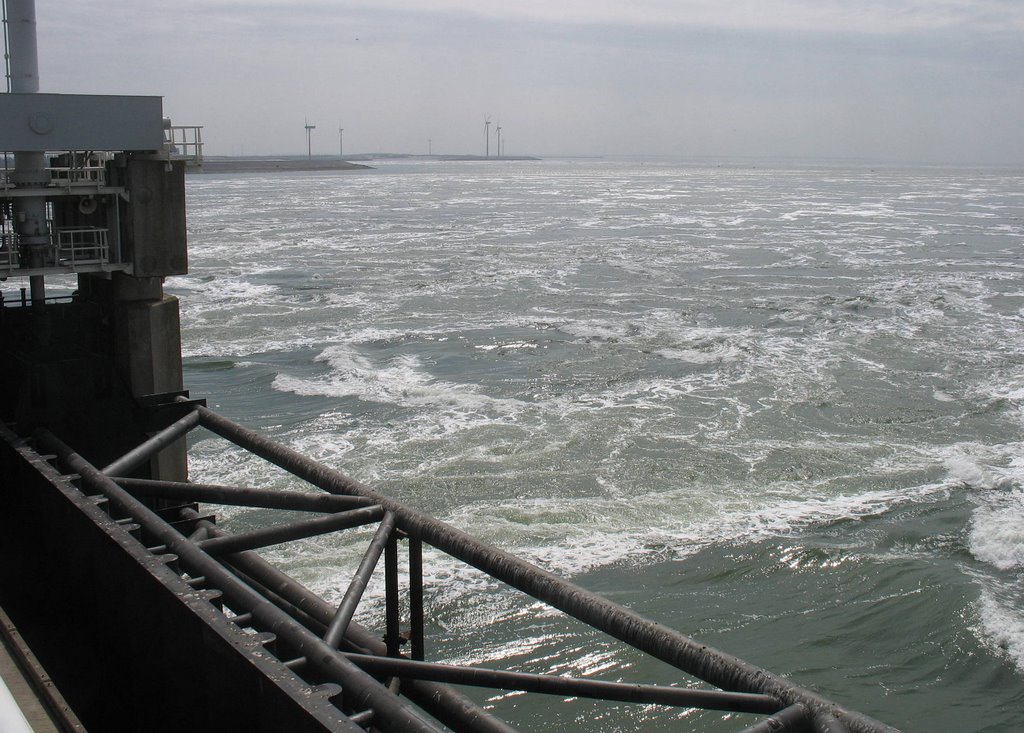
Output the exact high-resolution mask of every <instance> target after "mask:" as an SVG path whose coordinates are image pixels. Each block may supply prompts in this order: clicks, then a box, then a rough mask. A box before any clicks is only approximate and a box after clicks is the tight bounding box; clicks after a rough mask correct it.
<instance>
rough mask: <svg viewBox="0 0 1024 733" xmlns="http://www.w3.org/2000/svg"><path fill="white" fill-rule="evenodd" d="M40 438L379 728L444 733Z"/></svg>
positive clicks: (43, 437) (45, 434) (91, 469)
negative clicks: (370, 711)
mask: <svg viewBox="0 0 1024 733" xmlns="http://www.w3.org/2000/svg"><path fill="white" fill-rule="evenodd" d="M35 436H36V440H37V441H39V443H40V444H41V445H43V446H45V448H46V450H48V451H51V452H53V453H54V454H56V455H57V456H58V457H59V458H60V460H61V462H62V463H63V464H64V465H66V466H68V467H69V468H70V469H71V470H72V471H74V472H75V473H77V474H79V475H80V476H81V478H82V481H84V482H85V483H86V484H88V485H89V486H90V487H92V488H94V489H96V490H97V491H100V492H101V493H103V494H105V495H106V496H107V498H109V499H110V501H111V503H112V504H114V505H115V506H117V508H118V509H120V510H121V511H123V512H124V513H125V514H128V515H130V516H132V517H133V518H134V519H135V520H136V521H137V522H138V523H139V524H140V525H142V526H143V527H144V528H145V529H146V531H147V532H150V533H151V534H152V535H153V536H154V537H156V538H157V539H158V540H159V541H160V542H163V543H164V544H166V545H167V547H168V549H169V550H170V551H171V552H173V553H174V554H176V555H177V556H178V558H179V560H180V562H181V565H182V566H183V567H184V568H186V569H187V570H188V571H189V573H190V574H193V575H204V576H206V578H207V580H208V581H209V584H210V585H211V586H212V587H214V588H217V589H218V590H220V591H221V592H222V593H223V594H224V598H225V600H226V602H227V603H228V605H229V606H230V607H231V608H233V609H243V610H244V611H245V612H248V613H251V614H252V615H253V618H254V619H255V621H256V622H257V623H258V624H259V625H261V626H262V627H264V628H268V629H273V630H274V633H275V634H277V635H278V636H279V637H281V638H282V639H283V640H285V641H286V642H287V643H288V644H290V645H291V646H292V647H293V648H294V649H295V650H296V651H297V652H298V654H299V655H301V656H305V657H306V658H307V659H308V660H309V661H310V664H312V665H313V666H314V667H315V668H316V669H317V671H318V672H319V673H320V674H321V675H323V677H324V678H325V679H327V680H328V681H331V682H337V683H338V684H340V685H341V686H342V688H343V689H344V690H345V693H346V694H345V697H346V700H348V701H350V702H351V704H352V705H353V707H356V708H360V709H362V708H373V710H374V711H375V712H376V713H377V717H376V720H375V725H376V727H378V728H380V729H381V730H383V731H387V732H388V733H392V732H393V733H440V731H441V729H440V728H439V727H438V726H437V725H436V724H435V723H433V722H431V721H429V720H427V719H426V718H425V717H424V716H423V714H422V713H421V712H420V711H418V710H416V709H415V708H413V707H411V706H410V705H408V704H407V703H406V702H405V701H404V700H402V699H400V698H399V697H397V696H396V695H394V694H392V693H390V692H388V691H387V690H386V689H385V688H384V687H382V686H381V685H380V683H378V682H377V681H376V680H375V679H373V678H372V677H371V676H369V675H368V674H367V673H365V672H363V671H362V670H360V669H359V668H358V667H356V666H355V665H354V664H353V663H352V662H350V661H348V660H347V659H345V658H344V657H343V656H342V655H341V654H339V653H338V652H337V651H336V650H334V649H332V648H331V647H329V646H327V645H326V644H325V643H324V642H323V640H322V639H320V638H319V637H318V636H316V635H315V634H313V633H312V632H310V631H309V630H308V629H306V628H304V627H303V626H302V625H300V624H298V623H297V622H296V621H295V620H294V619H292V618H291V617H290V616H288V614H286V613H285V612H284V611H282V610H281V609H279V608H277V607H276V606H275V605H273V604H272V603H271V602H270V601H268V600H266V599H265V598H263V597H262V596H261V595H259V594H258V593H257V592H256V591H254V590H253V589H252V588H251V587H249V586H248V585H246V584H245V583H243V582H242V581H241V580H239V578H237V577H236V576H235V575H234V574H232V573H231V572H229V571H228V570H227V568H225V567H224V566H223V565H221V564H220V563H219V562H218V561H217V560H215V559H214V558H212V557H211V556H210V555H208V554H207V553H205V552H204V551H203V550H201V549H200V548H199V547H197V546H196V545H195V544H194V543H192V542H190V541H189V540H188V539H187V538H185V537H183V536H182V535H181V534H180V533H179V532H178V531H177V530H175V529H174V528H173V527H171V526H170V525H168V524H167V523H166V522H164V521H163V520H162V519H161V518H160V517H159V516H157V515H156V513H154V512H153V511H152V510H150V509H149V508H148V507H146V506H145V505H144V504H143V503H142V502H140V501H139V500H138V499H136V498H135V497H133V496H131V494H129V493H128V492H127V491H125V490H124V489H122V488H121V487H120V486H118V485H117V484H116V483H114V482H113V481H111V480H110V478H109V477H108V476H105V475H103V473H102V472H101V471H100V470H99V469H97V468H96V467H95V466H93V465H92V464H90V463H89V462H88V461H86V460H85V459H84V458H82V457H81V456H79V455H78V454H77V453H75V452H74V451H73V450H71V448H69V447H68V446H67V445H65V444H64V443H63V442H61V441H60V440H59V439H58V438H57V437H56V436H54V435H53V434H52V433H50V432H49V431H48V430H45V429H40V430H37V431H36V433H35Z"/></svg>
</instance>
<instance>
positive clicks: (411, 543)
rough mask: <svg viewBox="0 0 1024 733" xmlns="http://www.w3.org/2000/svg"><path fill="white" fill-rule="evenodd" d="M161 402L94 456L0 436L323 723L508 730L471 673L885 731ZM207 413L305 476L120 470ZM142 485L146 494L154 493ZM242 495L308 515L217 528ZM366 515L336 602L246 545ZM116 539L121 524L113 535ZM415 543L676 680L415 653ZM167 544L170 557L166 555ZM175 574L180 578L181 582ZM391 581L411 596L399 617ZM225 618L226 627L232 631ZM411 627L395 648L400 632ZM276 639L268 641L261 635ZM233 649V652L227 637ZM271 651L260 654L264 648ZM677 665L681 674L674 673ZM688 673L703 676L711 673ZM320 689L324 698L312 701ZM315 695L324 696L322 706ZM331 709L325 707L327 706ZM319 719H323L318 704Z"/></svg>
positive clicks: (762, 726) (333, 528)
mask: <svg viewBox="0 0 1024 733" xmlns="http://www.w3.org/2000/svg"><path fill="white" fill-rule="evenodd" d="M167 409H177V410H178V411H184V414H183V415H182V416H181V417H180V418H179V419H178V420H176V421H175V422H174V423H172V424H171V425H170V426H168V427H167V428H165V429H164V430H162V431H160V432H158V433H156V434H155V435H153V436H152V437H151V438H149V439H148V440H146V441H144V442H143V443H141V444H140V445H139V446H138V447H137V448H136V449H133V450H131V451H129V452H127V453H126V454H125V455H124V456H122V457H120V458H118V459H117V460H115V461H113V462H111V463H110V464H109V465H107V466H106V467H105V468H103V469H100V468H98V467H96V466H94V465H92V464H91V463H90V462H89V461H87V460H86V459H85V458H83V457H82V456H80V455H79V454H77V453H76V452H75V451H74V450H73V449H72V447H70V446H68V445H66V444H65V443H64V442H63V441H61V440H60V439H59V438H58V437H57V436H55V435H54V434H53V433H52V432H50V431H49V430H47V429H45V428H43V429H38V430H37V431H36V432H35V435H34V436H33V440H32V443H34V449H33V448H31V447H29V444H28V443H26V442H25V441H23V440H19V439H18V438H17V437H16V436H14V435H13V434H12V433H10V432H9V431H4V437H5V438H6V439H7V441H8V442H9V443H10V444H12V445H13V446H14V447H15V449H16V450H19V451H20V452H21V455H22V457H23V459H24V457H25V456H30V455H32V454H35V456H34V457H32V458H30V459H29V460H30V461H35V462H36V464H37V465H38V463H40V462H42V461H43V459H42V458H39V457H38V456H39V454H43V455H48V456H49V457H50V460H52V461H53V462H54V464H55V465H56V467H57V469H58V471H59V473H58V472H54V473H55V477H54V480H55V481H56V480H58V479H59V480H60V481H62V482H64V483H65V484H66V486H65V487H64V491H65V492H80V493H79V498H78V502H79V503H80V504H83V505H88V506H91V507H93V508H99V509H102V510H103V512H105V513H106V515H107V517H106V518H107V520H108V521H113V522H114V523H115V524H116V525H118V526H120V527H127V528H129V533H134V534H135V535H136V538H137V539H134V540H131V542H133V543H135V544H136V545H137V546H136V548H135V550H134V552H135V553H137V554H138V555H139V556H140V562H141V561H142V558H145V557H148V558H149V562H159V563H162V564H163V565H164V566H167V567H172V566H173V567H174V569H175V574H176V577H177V578H178V579H179V580H180V584H179V589H178V590H177V591H176V592H177V593H178V594H182V593H185V594H195V593H201V594H205V595H204V598H205V599H206V600H205V603H207V604H208V605H209V607H208V608H207V607H204V610H203V615H204V616H206V617H209V616H211V614H212V615H214V616H216V618H217V622H218V623H219V624H225V623H226V624H228V625H229V626H230V627H231V628H232V629H233V630H234V631H243V632H244V633H243V634H242V636H243V638H253V637H254V635H255V636H257V637H258V638H260V639H261V640H263V641H262V642H261V644H260V645H259V646H260V651H259V655H260V657H261V661H262V663H263V665H264V666H266V667H268V670H267V672H266V673H267V674H268V676H269V680H273V681H274V682H275V683H280V684H284V682H285V681H286V682H287V683H288V684H287V685H286V687H288V688H289V689H309V690H313V689H317V690H320V691H321V692H322V691H323V690H324V689H328V688H324V687H323V686H324V685H336V686H337V687H336V688H330V689H331V690H333V693H332V694H323V695H321V696H320V697H316V698H315V699H316V700H318V707H317V711H316V717H317V718H318V719H320V723H319V724H320V725H322V726H323V728H322V729H324V730H357V729H360V728H362V729H371V730H383V731H438V730H442V729H444V727H448V728H450V729H452V730H463V731H510V730H512V728H510V727H509V726H508V725H507V724H505V723H504V722H502V721H500V720H498V719H496V718H494V717H493V716H492V715H490V714H488V713H487V712H486V711H484V710H482V709H480V708H479V707H477V706H476V705H474V704H473V703H471V702H470V701H469V700H467V699H466V698H465V697H464V696H463V695H462V694H461V693H458V692H456V691H455V690H454V689H452V688H450V687H448V685H470V686H475V687H489V688H495V689H502V690H523V691H529V692H535V693H542V694H553V695H563V696H576V697H590V698H598V699H604V700H616V701H627V702H635V703H646V704H657V705H668V706H676V707H688V708H704V709H711V710H726V711H733V712H741V713H748V714H751V715H758V716H762V719H761V721H760V722H758V723H755V724H754V725H753V726H752V727H749V728H747V729H746V730H748V731H760V730H763V731H803V730H807V731H816V732H818V733H825V732H826V731H827V732H829V733H839V732H840V731H850V732H851V733H852V732H857V733H882V732H883V731H884V732H887V733H891V732H892V731H893V730H894V729H892V728H890V727H888V726H886V725H884V724H882V723H880V722H878V721H875V720H873V719H871V718H869V717H867V716H864V715H862V714H859V713H856V712H853V711H850V710H848V709H846V708H844V707H842V706H841V705H838V704H836V703H834V702H832V701H829V700H826V699H824V698H822V697H821V696H819V695H817V694H815V693H813V692H811V691H809V690H807V689H804V688H801V687H799V686H797V685H795V684H794V683H792V682H790V681H789V680H786V679H783V678H781V677H778V676H776V675H774V674H772V673H771V672H768V671H766V670H763V669H759V668H757V667H754V666H753V665H750V664H748V663H746V662H744V661H742V660H740V659H738V658H736V657H733V656H731V655H729V654H726V653H724V652H721V651H718V650H716V649H713V648H711V647H708V646H706V645H703V644H701V643H699V642H698V641H696V640H694V639H691V638H689V637H687V636H685V635H683V634H681V633H679V632H677V631H673V630H671V629H668V628H665V627H664V626H661V625H659V624H657V623H655V622H653V621H651V620H649V619H646V618H644V617H642V616H640V615H639V614H636V613H635V612H633V611H631V610H629V609H627V608H624V607H622V606H619V605H617V604H615V603H612V602H611V601H608V600H607V599H605V598H602V597H600V596H597V595H595V594H593V593H590V592H589V591H587V590H585V589H584V588H581V587H579V586H577V585H574V584H572V583H570V582H568V581H566V580H564V579H561V578H559V577H556V576H554V575H552V574H550V573H548V572H546V571H544V570H542V569H540V568H538V567H536V566H534V565H531V564H530V563H527V562H526V561H524V560H522V559H520V558H517V557H515V556H512V555H509V554H507V553H505V552H502V551H501V550H499V549H497V548H494V547H491V546H489V545H487V544H485V543H482V542H480V541H479V540H476V539H475V538H473V537H471V536H470V535H467V534H465V533H464V532H461V531H459V530H457V529H455V528H454V527H451V526H449V525H447V524H445V523H443V522H441V521H439V520H437V519H434V518H432V517H429V516H427V515H425V514H422V513H420V512H418V511H416V510H414V509H412V508H410V507H408V506H406V505H405V504H402V503H401V502H398V501H395V500H394V499H391V498H389V497H386V496H383V495H381V494H379V493H377V492H375V491H374V490H373V489H371V488H369V487H368V486H365V485H363V484H361V483H359V482H357V481H355V480H353V479H351V478H349V477H347V476H345V475H343V474H341V473H339V472H337V471H335V470H333V469H331V468H329V467H327V466H324V465H322V464H319V463H317V462H315V461H313V460H311V459H310V458H308V457H305V456H303V455H301V454H299V453H297V452H296V451H294V450H292V449H290V448H287V447H286V446H283V445H280V444H278V443H275V442H273V441H271V440H270V439H268V438H266V437H264V436H262V435H260V434H258V433H255V432H253V431H251V430H248V429H246V428H244V427H243V426H241V425H238V424H236V423H234V422H232V421H230V420H228V419H227V418H225V417H223V416H221V415H218V414H217V413H215V412H213V411H211V410H209V409H208V408H206V407H205V406H203V405H202V404H199V403H196V402H194V401H190V400H188V399H187V398H186V397H184V396H179V397H178V398H177V402H176V403H175V404H174V405H167ZM197 428H205V429H206V430H209V431H211V432H213V433H215V434H216V435H219V436H220V437H222V438H224V439H226V440H229V441H231V442H232V443H234V444H235V445H238V446H240V447H242V448H244V449H246V450H248V451H250V452H252V453H253V454H255V455H257V456H259V457H261V458H263V459H265V460H267V461H269V462H271V463H273V464H275V465H277V466H279V467H281V468H284V469H285V470H287V471H289V472H290V473H292V474H293V475H295V476H297V477H299V478H301V479H303V480H305V481H306V482H308V483H309V484H310V486H311V487H314V488H315V489H316V490H318V491H317V492H316V493H307V492H304V491H270V490H265V489H259V488H252V487H230V486H209V485H203V484H192V483H188V482H178V481H162V480H146V479H133V478H128V477H125V476H124V474H128V473H130V472H131V471H133V470H134V469H136V468H137V467H139V466H142V465H144V464H145V463H146V462H147V461H149V460H150V459H151V458H152V457H153V456H155V455H156V454H158V453H159V452H160V451H162V450H164V449H166V447H167V446H168V445H172V444H173V443H174V442H175V441H177V440H178V439H180V437H181V436H182V435H184V434H185V433H187V432H189V431H191V430H194V429H197ZM144 500H149V501H153V500H159V501H161V502H162V503H163V505H164V507H165V508H164V509H162V510H160V511H159V512H158V511H156V510H154V509H152V508H150V506H151V505H147V504H146V503H144ZM200 502H201V503H202V504H203V505H207V504H222V505H242V506H259V507H268V508H275V509H279V510H283V511H289V512H291V511H306V512H314V513H316V514H317V515H318V516H316V517H314V518H311V519H305V520H300V521H286V522H281V523H279V524H273V525H271V526H268V527H265V528H262V529H256V530H252V531H249V532H245V533H242V534H236V535H229V534H226V533H224V532H222V531H221V530H219V529H218V528H217V526H216V524H215V521H214V517H212V516H210V515H203V514H201V513H200V512H199V510H198V504H199V503H200ZM365 525H376V526H377V528H378V529H377V531H376V532H375V534H374V536H373V538H372V540H371V541H370V543H369V545H368V547H367V550H366V554H365V556H364V559H363V561H362V562H361V563H360V566H359V568H358V570H357V571H356V573H355V574H354V577H353V580H352V582H351V584H350V586H349V588H348V589H347V590H346V591H345V593H344V597H343V600H342V601H341V603H340V605H339V606H338V607H337V608H333V607H331V606H330V605H328V604H327V603H326V602H325V601H324V600H322V599H321V598H319V597H317V596H316V595H314V594H313V593H312V592H310V591H309V590H308V589H306V588H304V587H303V586H301V585H300V584H299V583H298V582H296V581H295V580H294V579H292V578H290V577H288V576H287V575H285V574H283V573H282V572H280V571H279V570H276V569H275V568H274V567H273V566H271V565H269V564H268V563H267V562H265V561H264V560H262V559H261V558H260V557H259V556H258V555H256V554H255V553H254V552H252V551H253V550H255V549H257V548H262V547H268V546H271V545H275V544H280V543H283V542H289V541H293V540H296V539H300V538H304V537H311V536H317V535H324V534H327V533H332V532H340V531H344V530H345V529H349V528H352V527H359V526H365ZM123 541H124V542H129V540H127V539H126V540H123ZM400 542H402V543H405V544H406V545H407V549H406V552H407V553H408V563H409V587H407V588H405V589H401V588H399V573H398V563H399V543H400ZM424 545H428V546H431V547H434V548H436V549H437V550H440V551H442V552H444V553H447V554H448V555H450V556H452V557H454V558H457V559H459V560H461V561H463V562H465V563H467V564H469V565H472V566H474V567H476V568H478V569H479V570H482V571H483V572H485V573H487V574H488V575H489V576H491V577H492V578H495V579H497V580H500V581H503V582H504V583H507V584H508V585H510V586H512V587H514V588H516V589H518V590H520V591H522V592H524V593H526V594H528V595H530V596H532V597H533V598H535V599H537V600H539V601H542V602H544V603H546V604H548V605H550V606H553V607H555V608H558V609H560V610H562V611H564V612H565V613H567V614H568V615H570V616H572V617H573V618H576V619H579V620H580V621H583V622H585V623H587V624H589V625H591V626H592V627H593V628H595V629H598V630H600V631H602V632H604V633H606V634H608V635H610V636H612V637H614V638H616V639H619V640H620V641H622V642H623V643H625V644H628V645H630V646H632V647H634V648H636V649H639V650H641V651H643V652H645V653H647V654H649V655H651V656H653V657H656V658H658V659H660V660H662V661H663V662H665V663H667V664H669V665H671V666H673V667H675V668H677V669H678V670H680V672H681V673H685V675H683V674H681V675H680V682H681V683H682V685H683V686H681V687H664V686H654V685H647V684H644V683H643V682H642V681H638V682H632V683H624V682H618V681H616V682H611V681H608V682H604V681H598V680H594V679H573V678H567V677H557V676H549V675H536V674H525V673H521V672H516V671H510V670H500V669H484V668H480V667H463V666H453V665H449V664H443V663H438V662H429V661H426V656H427V655H426V649H427V647H428V640H427V639H425V638H424V618H425V616H426V615H427V614H428V613H429V611H430V609H429V608H426V607H425V606H424V600H423V599H424V587H423V577H424V574H423V565H422V563H423V548H424ZM382 556H383V558H384V568H383V572H384V576H385V583H386V603H385V610H384V612H383V617H382V618H380V619H379V623H378V625H379V629H377V631H379V632H382V637H383V640H382V641H379V640H378V639H379V638H380V637H377V636H376V635H375V634H374V633H372V632H368V631H367V630H366V629H363V628H361V627H359V626H356V625H355V624H353V623H352V617H353V614H354V611H355V609H356V607H357V605H358V603H359V601H360V598H361V595H362V592H363V590H364V589H365V587H366V584H367V582H368V580H369V578H370V576H371V574H372V573H373V572H375V570H377V569H378V565H379V564H380V562H379V561H380V558H381V557H382ZM167 558H173V561H171V560H168V559H167ZM182 589H187V591H186V590H182ZM400 595H407V597H408V608H409V612H408V616H407V617H404V618H403V617H401V616H400V614H401V610H400V609H402V608H403V604H402V603H400V602H399V599H400ZM234 631H233V632H232V633H234ZM405 640H408V646H409V649H408V654H403V644H404V643H405ZM271 641H273V642H274V643H270V642H271ZM236 651H237V652H239V653H243V654H244V653H246V652H245V650H244V649H243V648H241V647H237V648H236ZM268 655H269V657H268ZM687 678H689V681H687ZM700 682H704V683H708V684H709V685H711V686H713V687H712V688H711V689H709V688H707V687H706V686H703V685H700V686H698V685H699V683H700ZM325 700H326V701H328V702H329V703H330V707H324V706H323V705H321V704H320V703H323V702H324V701H325ZM325 711H326V712H325ZM331 712H333V717H332V716H331V715H330V714H328V713H331ZM325 716H326V718H327V719H329V720H324V718H325Z"/></svg>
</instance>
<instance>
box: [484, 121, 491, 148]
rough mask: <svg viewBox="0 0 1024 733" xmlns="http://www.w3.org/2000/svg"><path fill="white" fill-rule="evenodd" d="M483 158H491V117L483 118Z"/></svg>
mask: <svg viewBox="0 0 1024 733" xmlns="http://www.w3.org/2000/svg"><path fill="white" fill-rule="evenodd" d="M484 157H485V158H490V157H491V117H490V115H488V116H487V117H484Z"/></svg>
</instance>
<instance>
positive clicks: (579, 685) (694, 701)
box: [345, 654, 806, 714]
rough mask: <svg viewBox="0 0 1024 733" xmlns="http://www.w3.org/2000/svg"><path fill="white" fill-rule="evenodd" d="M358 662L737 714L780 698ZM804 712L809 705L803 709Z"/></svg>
mask: <svg viewBox="0 0 1024 733" xmlns="http://www.w3.org/2000/svg"><path fill="white" fill-rule="evenodd" d="M345 656H346V657H348V658H349V659H350V660H351V661H353V662H355V664H356V665H358V666H359V667H361V668H362V669H365V670H367V671H369V672H374V673H376V674H388V675H393V676H395V677H401V678H402V679H403V680H404V679H407V678H413V679H424V680H433V681H435V682H447V683H449V684H456V685H470V686H473V687H491V688H494V689H499V690H523V691H525V692H540V693H544V694H548V695H564V696H566V697H587V698H593V699H597V700H616V701H618V702H633V703H648V704H653V705H670V706H673V707H685V708H703V709H705V710H726V711H730V712H734V713H760V714H765V713H774V712H776V711H778V710H779V701H778V700H777V699H776V698H774V697H772V696H770V695H758V694H754V693H750V692H722V691H720V690H689V689H683V688H678V687H659V686H657V685H636V684H628V683H623V682H603V681H601V680H582V679H577V678H572V677H558V676H556V675H544V674H527V673H525V672H506V671H504V670H495V669H484V668H483V667H460V666H454V665H450V664H434V663H432V662H419V661H416V660H412V659H402V658H398V659H395V658H392V657H376V656H367V655H362V654H346V655H345ZM804 712H805V713H806V708H805V709H804Z"/></svg>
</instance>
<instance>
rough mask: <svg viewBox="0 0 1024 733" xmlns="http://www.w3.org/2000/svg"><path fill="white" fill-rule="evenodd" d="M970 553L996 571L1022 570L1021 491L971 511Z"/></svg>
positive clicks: (1023, 514) (1023, 513)
mask: <svg viewBox="0 0 1024 733" xmlns="http://www.w3.org/2000/svg"><path fill="white" fill-rule="evenodd" d="M970 549H971V554H973V555H974V557H976V558H977V559H978V560H980V561H982V562H985V563H988V564H990V565H993V566H995V567H996V568H998V569H999V570H1013V569H1024V491H1021V490H1018V491H1014V492H1011V493H1010V494H1006V495H1000V496H999V497H998V498H997V499H996V500H995V501H994V502H993V504H992V505H989V506H983V507H979V508H978V509H976V510H975V512H974V516H973V518H972V521H971V534H970Z"/></svg>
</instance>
